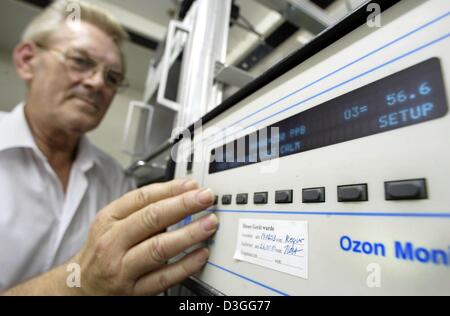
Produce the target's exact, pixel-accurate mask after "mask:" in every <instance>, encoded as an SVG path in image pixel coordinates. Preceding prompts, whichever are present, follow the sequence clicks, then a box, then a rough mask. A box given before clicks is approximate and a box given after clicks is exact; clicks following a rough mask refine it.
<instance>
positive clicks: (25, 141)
mask: <svg viewBox="0 0 450 316" xmlns="http://www.w3.org/2000/svg"><path fill="white" fill-rule="evenodd" d="M14 148H30V149H32V150H33V151H35V152H36V153H37V154H38V155H39V156H40V157H42V158H43V159H45V160H47V159H46V158H45V156H44V155H43V154H42V152H41V151H40V149H39V148H38V147H37V145H36V143H35V141H34V138H33V135H32V134H31V130H30V127H29V125H28V122H27V120H26V118H25V105H24V103H21V104H19V105H17V106H16V107H15V108H14V110H13V111H12V112H10V113H8V114H6V115H5V116H4V117H3V119H2V120H1V121H0V152H2V151H5V150H8V149H14ZM95 163H97V164H100V161H99V157H98V155H96V151H95V148H94V145H92V143H91V142H90V141H89V140H88V138H87V137H86V136H84V135H83V136H82V137H81V139H80V144H79V146H78V154H77V159H76V161H75V163H74V166H75V167H78V168H79V169H81V170H82V171H83V172H86V171H88V170H89V169H91V168H92V167H93V166H94V164H95Z"/></svg>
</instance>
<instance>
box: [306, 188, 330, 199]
mask: <svg viewBox="0 0 450 316" xmlns="http://www.w3.org/2000/svg"><path fill="white" fill-rule="evenodd" d="M323 202H325V188H314V189H303V203H323Z"/></svg>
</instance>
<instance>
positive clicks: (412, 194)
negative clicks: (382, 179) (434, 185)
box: [384, 179, 428, 201]
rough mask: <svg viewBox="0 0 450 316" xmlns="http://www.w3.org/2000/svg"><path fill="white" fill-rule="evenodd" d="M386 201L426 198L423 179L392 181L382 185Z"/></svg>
mask: <svg viewBox="0 0 450 316" xmlns="http://www.w3.org/2000/svg"><path fill="white" fill-rule="evenodd" d="M384 187H385V194H386V200H388V201H398V200H423V199H427V198H428V193H427V185H426V180H425V179H418V180H406V181H392V182H386V183H385V184H384Z"/></svg>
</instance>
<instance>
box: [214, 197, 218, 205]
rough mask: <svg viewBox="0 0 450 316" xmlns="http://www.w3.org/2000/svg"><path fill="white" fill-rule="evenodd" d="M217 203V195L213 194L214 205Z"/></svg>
mask: <svg viewBox="0 0 450 316" xmlns="http://www.w3.org/2000/svg"><path fill="white" fill-rule="evenodd" d="M218 203H219V196H217V195H215V196H214V205H217V204H218Z"/></svg>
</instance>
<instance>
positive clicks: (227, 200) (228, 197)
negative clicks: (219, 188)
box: [222, 195, 233, 205]
mask: <svg viewBox="0 0 450 316" xmlns="http://www.w3.org/2000/svg"><path fill="white" fill-rule="evenodd" d="M232 199H233V197H232V196H231V195H224V196H222V204H223V205H230V204H231V200H232Z"/></svg>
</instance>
